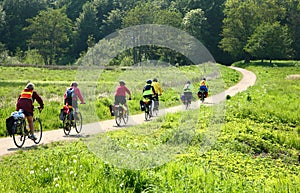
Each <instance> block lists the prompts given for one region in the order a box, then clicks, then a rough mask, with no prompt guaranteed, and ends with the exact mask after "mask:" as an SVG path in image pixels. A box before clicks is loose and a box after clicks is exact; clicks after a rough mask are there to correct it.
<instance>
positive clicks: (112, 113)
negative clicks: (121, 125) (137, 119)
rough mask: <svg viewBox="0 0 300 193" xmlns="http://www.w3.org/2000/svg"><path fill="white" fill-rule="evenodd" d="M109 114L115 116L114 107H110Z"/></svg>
mask: <svg viewBox="0 0 300 193" xmlns="http://www.w3.org/2000/svg"><path fill="white" fill-rule="evenodd" d="M109 112H110V115H111V116H115V114H114V106H113V105H109Z"/></svg>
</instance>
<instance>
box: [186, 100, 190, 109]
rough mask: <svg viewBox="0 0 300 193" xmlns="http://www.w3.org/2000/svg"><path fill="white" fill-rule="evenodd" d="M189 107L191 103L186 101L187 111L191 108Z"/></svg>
mask: <svg viewBox="0 0 300 193" xmlns="http://www.w3.org/2000/svg"><path fill="white" fill-rule="evenodd" d="M189 106H190V103H189V101H186V102H185V109H188V108H189Z"/></svg>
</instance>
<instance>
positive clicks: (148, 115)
mask: <svg viewBox="0 0 300 193" xmlns="http://www.w3.org/2000/svg"><path fill="white" fill-rule="evenodd" d="M150 111H151V109H150V106H149V105H146V109H145V120H146V121H148V120H150V117H151V115H150Z"/></svg>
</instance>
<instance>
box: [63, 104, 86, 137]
mask: <svg viewBox="0 0 300 193" xmlns="http://www.w3.org/2000/svg"><path fill="white" fill-rule="evenodd" d="M63 111H64V113H63V115H62V117H61V120H62V127H63V130H64V133H65V135H69V134H70V132H71V129H72V127H73V128H74V129H75V131H76V132H77V133H80V132H81V130H82V115H81V112H79V111H78V109H77V108H73V107H72V106H71V105H68V104H66V105H64V108H63Z"/></svg>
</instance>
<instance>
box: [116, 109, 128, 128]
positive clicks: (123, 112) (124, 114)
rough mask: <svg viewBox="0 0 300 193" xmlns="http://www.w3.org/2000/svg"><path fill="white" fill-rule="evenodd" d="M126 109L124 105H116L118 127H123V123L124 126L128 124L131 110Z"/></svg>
mask: <svg viewBox="0 0 300 193" xmlns="http://www.w3.org/2000/svg"><path fill="white" fill-rule="evenodd" d="M124 108H125V107H124V105H122V104H118V105H114V115H115V121H116V124H117V125H118V126H121V123H122V121H123V123H124V125H126V124H127V123H128V117H129V110H128V108H127V109H124Z"/></svg>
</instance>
